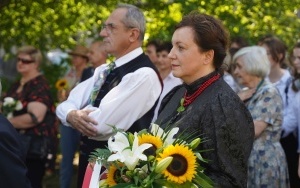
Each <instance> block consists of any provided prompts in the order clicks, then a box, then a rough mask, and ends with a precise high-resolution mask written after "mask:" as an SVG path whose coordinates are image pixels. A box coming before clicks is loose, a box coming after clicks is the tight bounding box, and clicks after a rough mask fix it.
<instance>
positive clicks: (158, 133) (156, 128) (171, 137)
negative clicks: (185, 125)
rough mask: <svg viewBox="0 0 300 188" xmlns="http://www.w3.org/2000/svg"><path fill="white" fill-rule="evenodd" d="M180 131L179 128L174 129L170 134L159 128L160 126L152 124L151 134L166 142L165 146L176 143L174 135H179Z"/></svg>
mask: <svg viewBox="0 0 300 188" xmlns="http://www.w3.org/2000/svg"><path fill="white" fill-rule="evenodd" d="M178 131H179V128H178V127H174V128H172V129H171V130H170V131H168V132H164V130H163V129H162V128H160V127H159V125H157V124H155V123H152V125H151V133H152V134H154V135H156V136H159V137H161V138H162V139H163V140H164V146H167V145H170V144H173V142H174V141H175V138H174V135H175V134H177V133H178Z"/></svg>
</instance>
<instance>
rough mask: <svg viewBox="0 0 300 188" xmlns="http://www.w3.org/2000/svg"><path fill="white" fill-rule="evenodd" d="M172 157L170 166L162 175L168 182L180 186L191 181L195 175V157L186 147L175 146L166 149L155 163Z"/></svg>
mask: <svg viewBox="0 0 300 188" xmlns="http://www.w3.org/2000/svg"><path fill="white" fill-rule="evenodd" d="M169 156H172V157H173V160H172V162H171V164H170V165H169V166H168V168H166V170H164V171H163V174H164V175H165V177H166V178H167V179H168V180H169V181H173V182H175V183H179V184H182V183H184V182H186V181H192V179H193V178H194V177H195V174H196V172H197V171H196V167H197V164H196V162H197V161H196V156H195V154H194V153H193V151H192V150H191V149H189V148H188V147H187V146H184V145H179V144H176V145H175V146H174V145H170V146H168V147H166V148H165V149H164V150H163V152H162V153H160V157H159V158H158V159H157V161H158V162H159V161H161V160H162V159H164V158H166V157H169Z"/></svg>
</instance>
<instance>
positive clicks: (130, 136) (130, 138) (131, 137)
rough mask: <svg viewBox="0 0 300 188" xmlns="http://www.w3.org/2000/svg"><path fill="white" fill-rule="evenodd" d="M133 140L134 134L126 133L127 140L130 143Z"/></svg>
mask: <svg viewBox="0 0 300 188" xmlns="http://www.w3.org/2000/svg"><path fill="white" fill-rule="evenodd" d="M133 140H134V135H133V134H132V133H128V141H129V143H130V145H132V143H133Z"/></svg>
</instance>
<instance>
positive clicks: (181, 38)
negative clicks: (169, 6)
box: [156, 12, 254, 187]
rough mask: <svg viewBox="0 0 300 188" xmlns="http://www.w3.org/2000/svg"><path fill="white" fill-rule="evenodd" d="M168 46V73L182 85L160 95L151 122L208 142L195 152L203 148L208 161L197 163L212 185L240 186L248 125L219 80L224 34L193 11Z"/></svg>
mask: <svg viewBox="0 0 300 188" xmlns="http://www.w3.org/2000/svg"><path fill="white" fill-rule="evenodd" d="M172 44H173V48H172V50H171V52H170V53H169V55H168V56H169V58H170V59H171V64H172V73H173V75H174V76H175V77H178V78H181V79H182V80H183V82H184V84H182V85H179V86H177V87H175V88H174V89H173V90H171V91H170V92H169V93H168V94H167V95H166V96H165V98H164V99H163V101H162V104H161V107H160V111H159V115H158V119H157V120H156V123H157V124H160V125H162V126H164V127H168V126H177V127H179V129H180V131H181V132H184V133H185V134H188V135H196V136H201V137H205V138H207V139H208V141H206V142H203V143H201V144H200V146H199V150H209V151H206V152H203V153H202V156H203V157H204V158H206V159H209V162H208V163H207V164H202V165H203V167H204V168H205V171H204V173H205V174H207V175H208V176H209V177H210V178H211V179H212V180H213V182H214V183H215V185H214V187H246V185H247V161H248V157H249V155H250V152H251V148H252V144H253V140H254V130H253V121H252V118H251V114H250V113H249V111H248V110H247V108H246V107H245V105H244V104H243V102H242V101H241V100H240V99H239V97H238V96H237V95H236V93H235V92H234V91H233V90H232V89H231V88H230V86H229V85H228V84H226V83H225V81H224V80H223V79H222V75H223V71H222V69H221V66H222V65H223V60H224V58H225V56H226V51H227V46H228V34H227V32H226V30H225V29H224V27H223V25H222V23H221V22H220V21H219V20H217V19H215V18H213V17H212V16H208V15H205V14H200V13H197V12H194V13H191V14H189V15H187V16H185V17H184V18H183V20H182V21H181V22H180V23H179V24H178V25H177V26H176V30H175V32H174V34H173V37H172ZM181 101H182V102H181ZM170 173H171V174H172V172H170ZM174 175H175V176H177V175H178V174H174Z"/></svg>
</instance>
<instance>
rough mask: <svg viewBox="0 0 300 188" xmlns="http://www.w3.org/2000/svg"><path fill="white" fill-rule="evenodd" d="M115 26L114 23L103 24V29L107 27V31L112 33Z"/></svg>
mask: <svg viewBox="0 0 300 188" xmlns="http://www.w3.org/2000/svg"><path fill="white" fill-rule="evenodd" d="M115 28H116V26H115V24H113V23H108V24H102V26H101V30H104V29H106V31H107V32H108V33H111V32H112V30H114V29H115Z"/></svg>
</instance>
